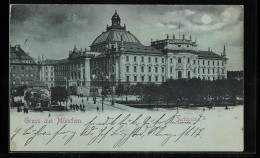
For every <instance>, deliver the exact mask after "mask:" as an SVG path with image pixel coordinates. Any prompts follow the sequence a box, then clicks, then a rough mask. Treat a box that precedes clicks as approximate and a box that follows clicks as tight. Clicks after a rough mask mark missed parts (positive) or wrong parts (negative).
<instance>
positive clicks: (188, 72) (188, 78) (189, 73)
mask: <svg viewBox="0 0 260 158" xmlns="http://www.w3.org/2000/svg"><path fill="white" fill-rule="evenodd" d="M188 79H190V71H188Z"/></svg>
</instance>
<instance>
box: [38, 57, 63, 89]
mask: <svg viewBox="0 0 260 158" xmlns="http://www.w3.org/2000/svg"><path fill="white" fill-rule="evenodd" d="M58 61H59V60H53V59H46V60H44V59H42V61H40V59H39V58H38V64H39V65H40V68H39V69H40V72H39V74H40V81H41V82H42V83H44V84H46V85H47V86H48V88H49V89H50V88H51V87H54V83H55V76H54V64H55V63H57V62H58Z"/></svg>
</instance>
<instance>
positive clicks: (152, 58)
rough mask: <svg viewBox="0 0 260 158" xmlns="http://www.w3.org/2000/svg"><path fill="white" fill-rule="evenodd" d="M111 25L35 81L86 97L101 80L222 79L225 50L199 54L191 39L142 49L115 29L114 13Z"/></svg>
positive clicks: (46, 66) (48, 64) (44, 66)
mask: <svg viewBox="0 0 260 158" xmlns="http://www.w3.org/2000/svg"><path fill="white" fill-rule="evenodd" d="M111 23H112V24H111V26H108V25H107V27H106V31H105V32H102V33H101V34H100V35H99V36H98V37H97V38H96V39H95V40H94V41H93V43H92V44H91V45H90V51H87V50H86V49H85V50H83V49H77V48H76V46H75V47H74V49H73V50H72V51H70V52H69V56H68V58H66V59H61V60H45V61H44V62H42V63H41V69H40V70H41V72H40V78H41V81H43V82H45V83H46V84H47V85H48V87H52V86H65V87H66V88H68V87H75V88H74V89H75V91H76V93H77V94H83V95H89V93H91V91H96V88H100V87H101V86H102V84H103V81H109V82H112V83H119V82H129V83H131V84H136V83H138V82H143V83H148V82H153V83H162V82H165V81H166V80H167V79H171V78H172V79H180V78H185V79H191V78H199V79H204V80H216V79H223V78H227V70H226V64H227V60H228V59H227V58H226V48H225V46H224V48H223V52H221V53H220V55H218V54H216V53H214V52H212V50H210V48H209V49H208V50H207V51H200V50H198V49H197V42H196V40H193V39H192V36H189V38H185V35H182V38H180V37H179V38H175V35H173V36H172V38H169V36H168V35H167V38H166V39H162V40H156V41H151V45H150V46H145V45H143V44H141V42H140V41H139V40H138V38H137V37H136V36H134V35H133V34H132V33H131V32H129V31H127V30H126V25H124V26H121V18H120V17H119V15H118V14H117V12H115V14H114V15H113V16H112V18H111ZM179 36H180V35H179ZM53 75H54V76H53ZM101 82H102V84H101ZM93 88H94V90H93Z"/></svg>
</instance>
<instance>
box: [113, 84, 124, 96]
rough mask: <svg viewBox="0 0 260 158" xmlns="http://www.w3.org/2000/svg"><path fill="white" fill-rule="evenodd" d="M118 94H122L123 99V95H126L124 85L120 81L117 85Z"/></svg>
mask: <svg viewBox="0 0 260 158" xmlns="http://www.w3.org/2000/svg"><path fill="white" fill-rule="evenodd" d="M115 91H116V95H117V96H121V99H122V100H123V98H122V95H124V92H125V90H124V85H123V84H122V83H119V84H118V85H117V86H116V90H115Z"/></svg>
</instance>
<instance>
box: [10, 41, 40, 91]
mask: <svg viewBox="0 0 260 158" xmlns="http://www.w3.org/2000/svg"><path fill="white" fill-rule="evenodd" d="M38 72H39V69H38V64H37V63H36V62H35V60H34V59H33V58H32V57H30V56H29V53H25V51H24V50H23V49H22V48H21V46H20V45H15V46H10V84H11V87H12V88H15V87H19V86H24V85H26V86H33V85H34V84H35V83H37V82H38V81H39V80H38V79H39V75H38Z"/></svg>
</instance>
